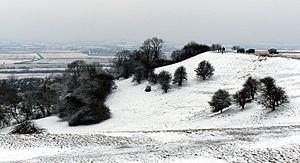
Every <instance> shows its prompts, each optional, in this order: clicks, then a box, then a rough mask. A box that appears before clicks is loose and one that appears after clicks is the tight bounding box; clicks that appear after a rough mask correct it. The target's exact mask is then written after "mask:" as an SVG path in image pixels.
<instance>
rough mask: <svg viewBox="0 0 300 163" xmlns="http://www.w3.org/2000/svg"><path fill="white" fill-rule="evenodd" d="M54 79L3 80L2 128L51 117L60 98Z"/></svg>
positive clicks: (0, 124) (1, 94) (1, 98)
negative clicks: (54, 87)
mask: <svg viewBox="0 0 300 163" xmlns="http://www.w3.org/2000/svg"><path fill="white" fill-rule="evenodd" d="M52 82H53V80H52V79H50V78H46V79H17V78H9V79H4V80H1V84H0V89H1V90H2V91H1V92H0V104H1V107H0V127H6V126H10V125H13V124H18V123H21V122H24V121H27V120H32V119H38V118H43V117H47V116H50V115H51V114H52V113H53V112H54V105H55V104H56V102H57V100H58V98H57V94H56V92H55V90H53V88H52V87H51V85H50V84H51V83H52Z"/></svg>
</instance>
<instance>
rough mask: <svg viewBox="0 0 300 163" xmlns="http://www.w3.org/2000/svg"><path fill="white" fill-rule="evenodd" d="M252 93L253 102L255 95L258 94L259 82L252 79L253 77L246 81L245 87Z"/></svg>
mask: <svg viewBox="0 0 300 163" xmlns="http://www.w3.org/2000/svg"><path fill="white" fill-rule="evenodd" d="M243 86H244V87H245V88H247V90H248V91H249V92H250V95H251V98H252V100H253V99H254V96H255V94H257V90H258V86H259V81H258V80H256V79H254V78H252V77H251V76H250V77H249V78H248V79H247V80H246V82H245V83H244V85H243Z"/></svg>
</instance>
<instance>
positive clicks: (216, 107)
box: [209, 89, 231, 113]
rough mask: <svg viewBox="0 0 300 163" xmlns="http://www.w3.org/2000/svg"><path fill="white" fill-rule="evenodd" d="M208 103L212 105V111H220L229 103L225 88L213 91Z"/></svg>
mask: <svg viewBox="0 0 300 163" xmlns="http://www.w3.org/2000/svg"><path fill="white" fill-rule="evenodd" d="M209 105H210V106H211V107H213V110H212V112H218V111H220V112H221V113H222V111H223V109H224V108H227V107H229V106H230V105H231V99H230V95H229V93H228V92H227V91H226V90H222V89H219V90H218V91H217V92H215V93H214V95H213V97H212V99H211V101H210V102H209Z"/></svg>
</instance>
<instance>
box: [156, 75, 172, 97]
mask: <svg viewBox="0 0 300 163" xmlns="http://www.w3.org/2000/svg"><path fill="white" fill-rule="evenodd" d="M171 80H172V75H171V74H170V73H169V72H167V71H162V72H160V73H159V74H158V83H159V84H160V85H161V88H162V90H164V92H165V93H167V92H168V90H169V89H170V88H171V87H170V82H171Z"/></svg>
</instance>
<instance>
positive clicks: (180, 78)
mask: <svg viewBox="0 0 300 163" xmlns="http://www.w3.org/2000/svg"><path fill="white" fill-rule="evenodd" d="M186 80H187V73H186V69H185V67H183V66H180V67H178V68H177V69H176V71H175V73H174V79H173V84H178V86H181V85H182V83H183V82H184V81H186Z"/></svg>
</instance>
